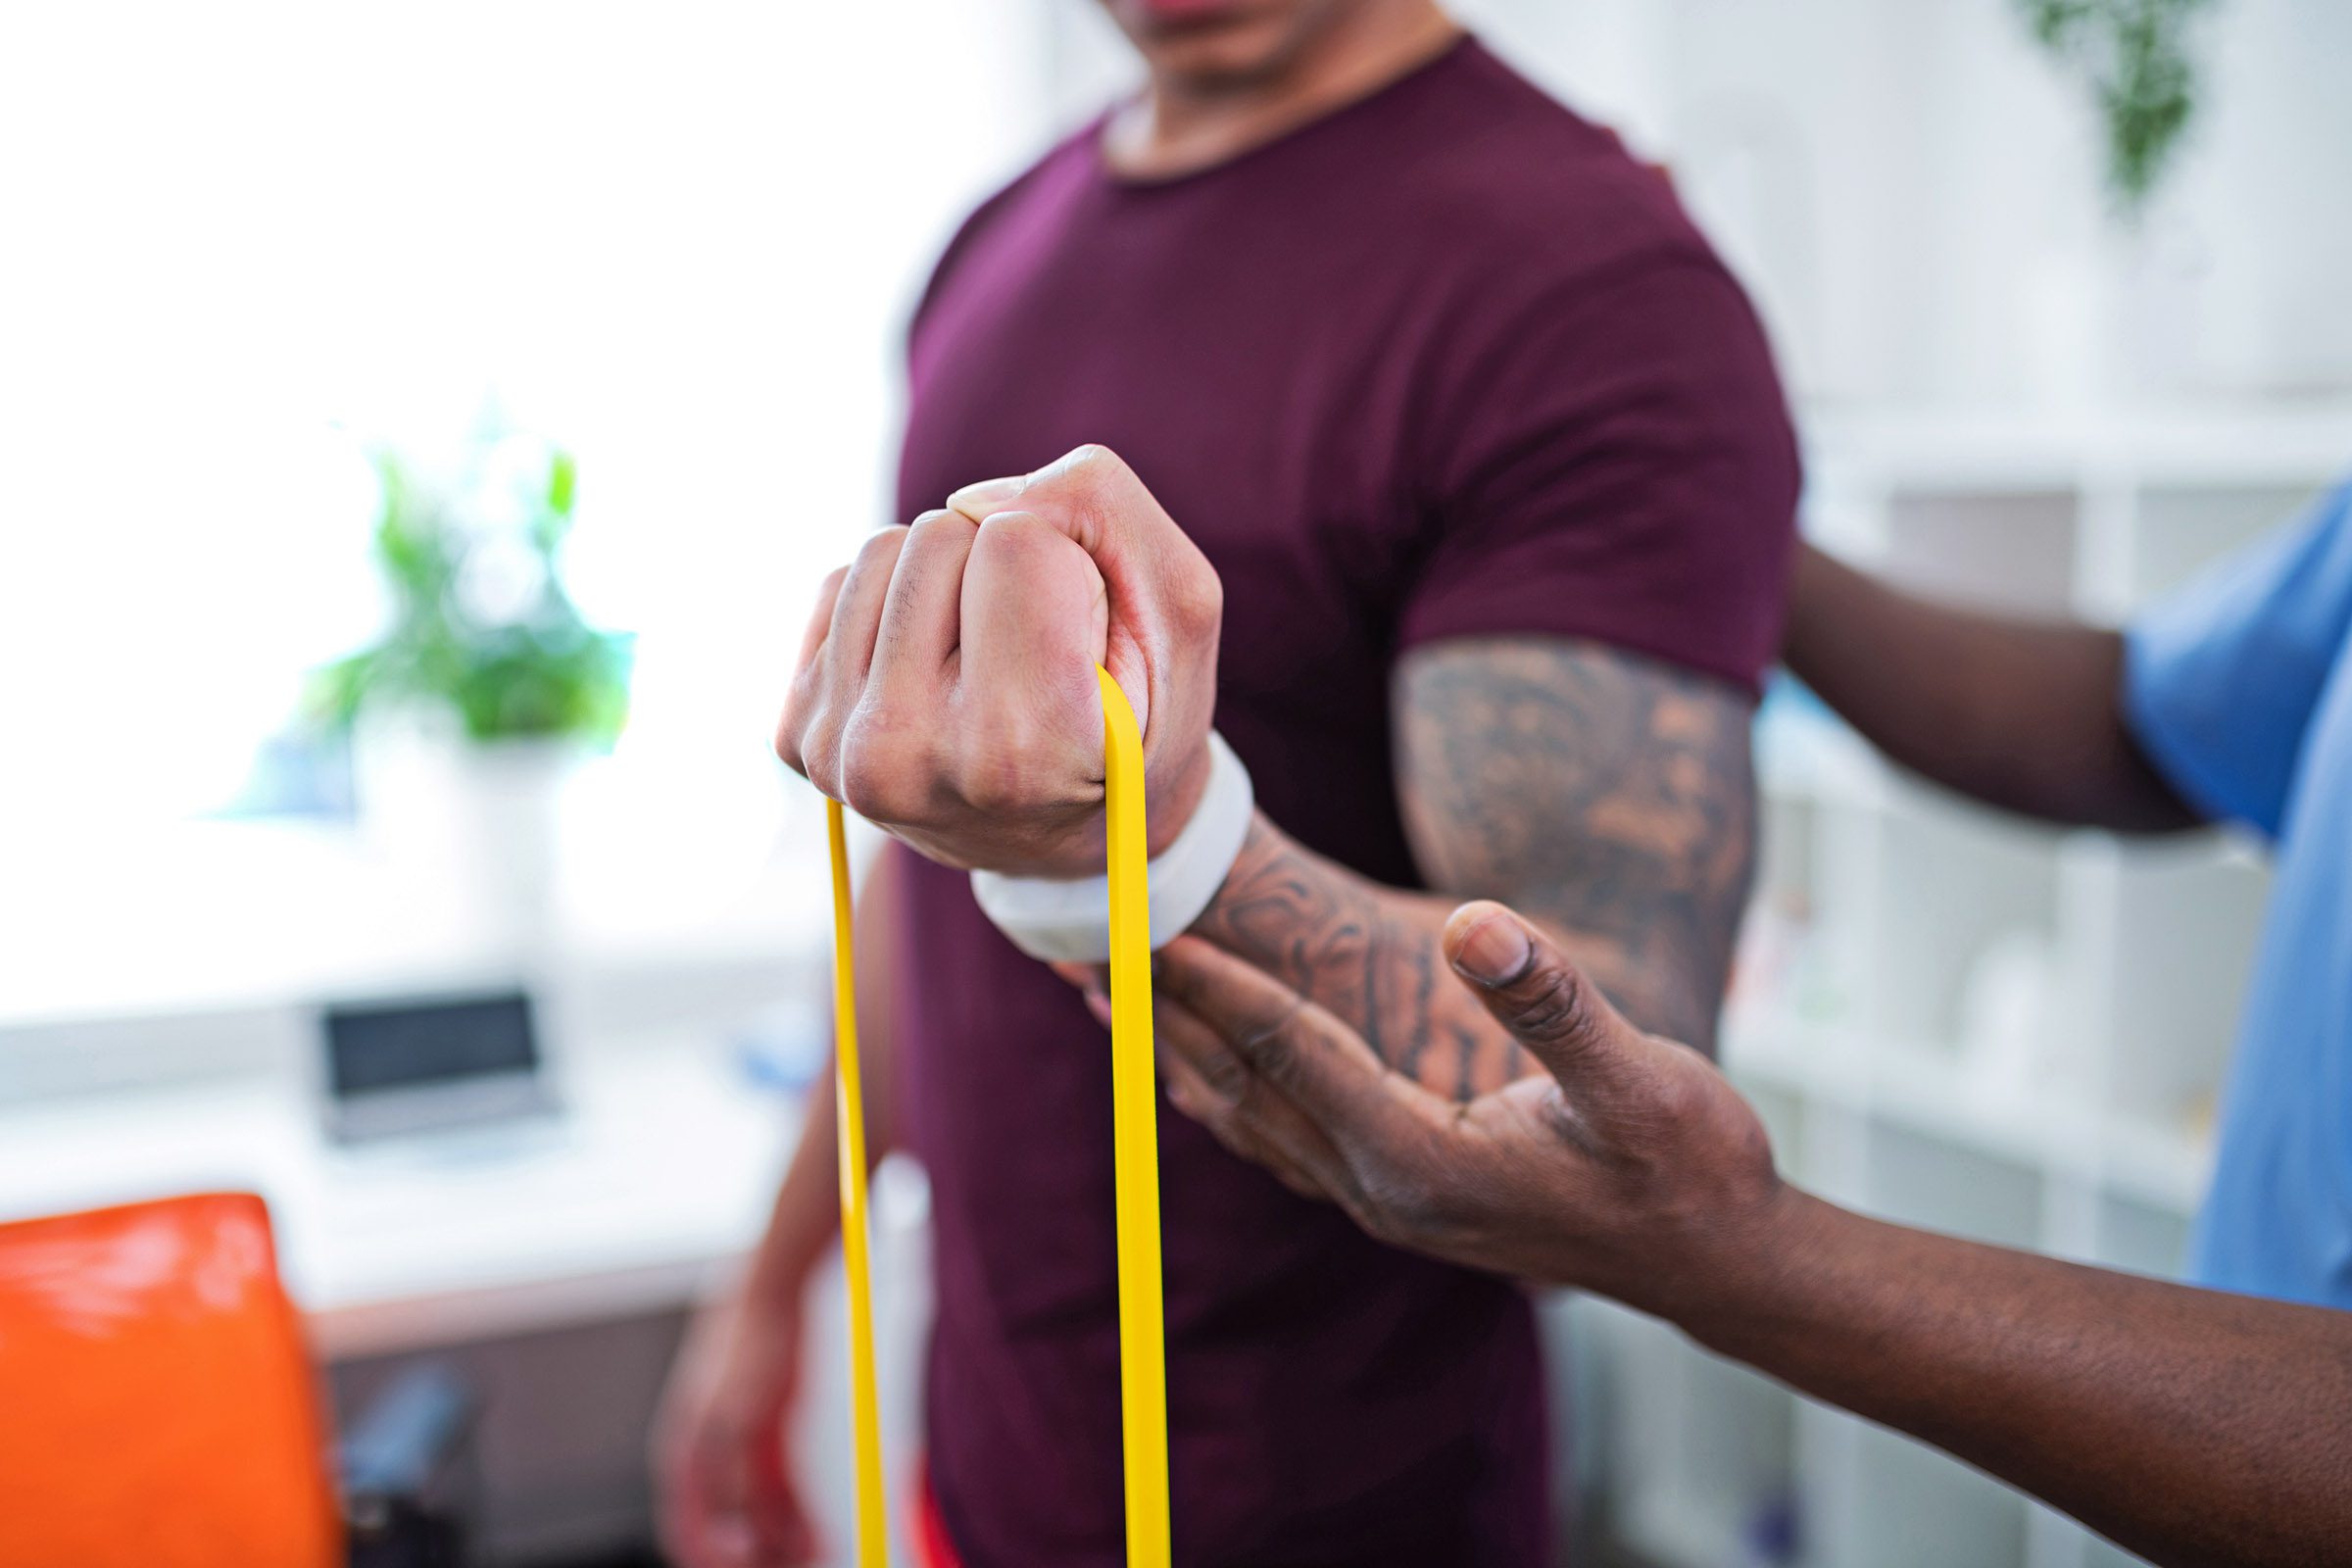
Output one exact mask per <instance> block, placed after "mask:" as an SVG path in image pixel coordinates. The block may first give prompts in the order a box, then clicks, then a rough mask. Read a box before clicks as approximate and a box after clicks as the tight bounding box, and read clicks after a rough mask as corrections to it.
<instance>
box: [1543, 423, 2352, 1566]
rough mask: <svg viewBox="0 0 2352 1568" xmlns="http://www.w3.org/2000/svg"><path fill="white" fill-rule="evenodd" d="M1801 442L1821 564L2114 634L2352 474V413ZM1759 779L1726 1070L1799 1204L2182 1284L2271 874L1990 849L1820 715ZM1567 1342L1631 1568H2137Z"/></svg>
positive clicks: (2250, 854) (2201, 846) (1812, 1412)
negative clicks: (1856, 568)
mask: <svg viewBox="0 0 2352 1568" xmlns="http://www.w3.org/2000/svg"><path fill="white" fill-rule="evenodd" d="M1811 428H1812V430H1813V433H1814V450H1813V452H1812V453H1811V455H1810V468H1811V475H1812V478H1811V491H1810V494H1809V496H1808V501H1807V520H1808V526H1809V528H1810V529H1811V530H1812V531H1813V533H1814V534H1815V535H1816V537H1818V538H1820V539H1822V540H1823V541H1824V542H1825V543H1826V544H1827V545H1828V546H1829V547H1830V548H1832V549H1834V550H1837V551H1838V552H1839V553H1840V554H1843V555H1846V556H1848V557H1849V558H1852V559H1857V560H1859V561H1862V562H1865V563H1867V564H1870V565H1871V566H1873V567H1874V569H1877V570H1880V571H1882V572H1885V573H1887V574H1888V575H1890V576H1893V577H1895V578H1897V579H1900V580H1902V581H1905V582H1908V583H1912V584H1915V585H1918V586H1922V587H1925V588H1929V589H1933V590H1935V591H1937V592H1940V593H1944V594H1947V595H1951V596H1955V597H1964V598H1968V599H1972V600H1976V601H1979V602H1985V603H1992V604H1996V605H2001V606H2006V607H2010V608H2017V609H2023V610H2030V611H2032V610H2038V611H2050V612H2066V613H2076V614H2080V615H2084V616H2088V617H2091V618H2095V619H2100V620H2108V621H2114V620H2119V619H2121V618H2123V617H2125V616H2127V615H2129V614H2130V613H2131V612H2132V611H2133V610H2134V609H2136V608H2137V607H2139V606H2141V605H2144V604H2145V603H2147V602H2148V601H2149V600H2150V599H2151V598H2152V597H2153V596H2155V595H2157V594H2160V593H2162V592H2163V591H2165V590H2166V589H2169V588H2171V587H2173V586H2175V585H2176V584H2178V583H2180V582H2181V581H2183V580H2184V579H2186V578H2187V577H2188V576H2189V575H2191V574H2192V573H2193V572H2194V571H2195V570H2196V569H2197V568H2198V567H2199V566H2201V565H2202V564H2205V563H2206V562H2208V561H2211V560H2212V559H2214V558H2216V557H2218V556H2220V555H2223V554H2225V553H2227V552H2228V551H2229V549H2231V548H2232V547H2234V546H2236V545H2238V544H2240V543H2243V542H2245V541H2247V540H2250V539H2252V538H2255V537H2256V536H2258V535H2259V534H2261V533H2262V532H2263V531H2265V530H2266V529H2268V528H2269V527H2271V526H2273V525H2275V524H2277V523H2279V522H2281V521H2283V520H2285V519H2287V518H2288V517H2289V516H2291V515H2293V514H2294V513H2296V512H2297V511H2298V510H2299V509H2300V508H2301V507H2302V506H2304V505H2305V504H2306V503H2307V502H2308V501H2309V500H2310V499H2311V498H2312V497H2313V496H2314V495H2315V494H2316V493H2317V492H2318V491H2319V490H2321V489H2322V488H2323V487H2324V486H2325V485H2327V483H2328V482H2330V481H2331V480H2332V479H2334V478H2336V477H2337V476H2338V475H2339V474H2340V473H2341V472H2343V471H2344V470H2345V469H2347V468H2352V406H2344V405H2315V406H2308V407H2302V408H2288V409H2284V410H2268V409H2265V410H2248V411H2243V412H2229V411H2222V412H2209V413H2203V414H2198V413H2193V412H2186V413H2179V414H2171V415H2153V416H2150V417H2145V418H2134V419H2131V420H2129V421H2117V422H2113V423H2090V422H2074V423H2067V422H2036V421H2028V420H2022V419H1996V418H1982V419H1972V418H1969V417H1952V416H1949V415H1941V414H1928V413H1922V414H1919V415H1917V416H1884V415H1881V416H1873V417H1867V418H1865V417H1838V415H1836V414H1835V413H1831V414H1828V415H1825V416H1821V417H1816V418H1815V419H1814V420H1813V421H1812V424H1811ZM1760 758H1761V769H1762V774H1763V783H1764V791H1765V797H1766V843H1765V853H1764V858H1763V866H1762V870H1761V873H1760V875H1759V879H1758V892H1757V907H1756V909H1755V911H1754V915H1753V917H1752V918H1751V921H1750V930H1749V941H1748V951H1747V954H1746V956H1745V958H1744V959H1743V966H1742V974H1741V976H1740V981H1739V982H1738V984H1737V985H1736V988H1735V995H1734V1002H1733V1007H1732V1012H1731V1017H1730V1024H1729V1028H1728V1030H1727V1038H1726V1044H1725V1058H1726V1062H1727V1066H1728V1067H1729V1069H1730V1071H1731V1072H1732V1074H1733V1076H1734V1078H1735V1079H1736V1080H1737V1081H1738V1082H1739V1083H1740V1086H1741V1088H1742V1089H1743V1090H1744V1091H1746V1092H1747V1093H1748V1094H1749V1096H1750V1097H1751V1098H1752V1099H1753V1100H1754V1101H1755V1102H1756V1103H1757V1105H1758V1106H1759V1108H1760V1109H1761V1110H1762V1112H1763V1113H1764V1115H1765V1117H1766V1119H1767V1121H1768V1122H1769V1124H1770V1125H1771V1127H1772V1129H1773V1132H1774V1135H1775V1138H1776V1142H1777V1146H1778V1149H1779V1152H1780V1157H1781V1160H1782V1163H1783V1167H1784V1169H1786V1170H1787V1171H1788V1172H1789V1175H1790V1176H1791V1177H1792V1178H1793V1179H1795V1180H1797V1181H1798V1182H1800V1183H1802V1184H1804V1185H1805V1186H1807V1187H1809V1188H1811V1189H1813V1190H1815V1191H1817V1192H1820V1193H1822V1194H1823V1195H1824V1196H1826V1197H1829V1198H1832V1199H1834V1200H1836V1201H1839V1202H1842V1203H1846V1204H1848V1205H1851V1206H1853V1207H1856V1208H1859V1209H1862V1210H1866V1211H1868V1212H1872V1213H1876V1214H1881V1215H1885V1216H1887V1217H1890V1218H1894V1219H1899V1220H1903V1221H1906V1222H1910V1223H1914V1224H1919V1225H1923V1226H1927V1227H1930V1228H1933V1229H1936V1230H1941V1231H1947V1232H1952V1233H1956V1234H1960V1235H1966V1236H1972V1237H1977V1238H1981V1239H1984V1240H1987V1241H1992V1242H1997V1243H2001V1244H2004V1245H2008V1246H2013V1247H2024V1248H2033V1249H2036V1250H2043V1251H2048V1252H2054V1253H2058V1254H2061V1255H2065V1256H2069V1257H2075V1258H2081V1259H2085V1260H2090V1261H2095V1262H2099V1263H2102V1264H2106V1265H2109V1266H2113V1267H2118V1268H2127V1269H2134V1270H2140V1271H2144V1272H2150V1273H2171V1272H2174V1271H2176V1270H2177V1269H2178V1268H2179V1267H2180V1262H2181V1260H2182V1254H2183V1250H2184V1247H2185V1244H2186V1240H2187V1234H2188V1226H2189V1220H2190V1216H2191V1215H2192V1213H2193V1212H2194V1209H2195V1206H2196V1203H2197V1201H2198V1199H2199V1196H2200V1194H2201V1192H2202V1190H2203V1187H2204V1184H2205V1179H2206V1175H2207V1171H2208V1167H2209V1158H2210V1152H2209V1145H2210V1140H2211V1128H2212V1122H2213V1114H2214V1103H2215V1100H2216V1096H2217V1094H2218V1091H2219V1088H2220V1083H2221V1079H2222V1075H2223V1072H2224V1068H2225V1064H2226V1059H2227V1056H2228V1054H2229V1045H2230V1027H2231V1020H2232V1019H2233V1017H2234V1015H2235V1013H2236V1010H2237V1005H2238V1000H2239V996H2240V992H2241V987H2242V983H2243V978H2244V974H2245V970H2246V966H2247V960H2248V958H2249V956H2250V954H2251V952H2252V949H2253V945H2254V942H2255V939H2256V936H2257V933H2258V928H2259V922H2260V919H2261V911H2262V907H2263V904H2264V900H2265V896H2266V893H2267V886H2268V873H2267V871H2266V869H2265V868H2264V866H2263V864H2262V862H2261V858H2260V855H2259V853H2258V851H2257V850H2256V849H2255V848H2254V847H2252V846H2248V845H2245V844H2241V843H2237V842H2234V841H2233V840H2232V839H2230V838H2229V836H2228V835H2225V834H2218V833H2217V834H2210V835H2204V836H2201V837H2200V838H2198V839H2197V840H2196V841H2194V842H2192V843H2187V844H2179V843H2173V844H2164V845H2133V844H2127V843H2125V842H2123V841H2120V840H2117V839H2114V838H2111V837H2109V836H2107V835H2104V834H2098V833H2079V832H2078V833H2055V832H2050V831H2046V830H2041V829H2037V828H2034V827H2032V826H2028V825H2024V824H2020V823H2016V822H2013V821H2009V820H2006V819H2003V818H2000V817H1998V816H1995V815H1993V814H1991V813H1987V812H1985V811H1982V810H1979V809H1974V808H1972V807H1968V806H1965V805H1963V804H1960V803H1958V802H1955V801H1953V800H1952V799H1950V798H1949V797H1945V796H1941V795H1939V794H1937V793H1936V792H1935V791H1933V790H1931V789H1930V788H1928V787H1926V786H1924V785H1922V784H1920V783H1918V782H1917V781H1914V780H1911V779H1909V778H1906V777H1902V776H1900V775H1898V774H1897V773H1896V772H1895V771H1894V770H1893V769H1892V768H1890V767H1888V766H1887V765H1886V764H1885V763H1883V762H1882V761H1880V760H1878V759H1877V758H1876V757H1875V756H1874V755H1872V754H1871V753H1870V752H1869V751H1868V750H1867V749H1866V748H1865V747H1863V746H1862V745H1861V743H1860V742H1859V741H1858V740H1857V739H1856V738H1855V737H1854V736H1852V735H1851V734H1850V732H1847V731H1845V730H1843V729H1842V727H1841V726H1839V725H1838V724H1837V722H1836V721H1835V720H1834V719H1833V718H1831V717H1830V716H1829V715H1827V714H1826V713H1825V712H1823V711H1820V710H1819V709H1818V708H1817V707H1815V706H1813V705H1811V704H1810V701H1809V699H1804V698H1803V696H1802V694H1801V693H1798V694H1783V695H1782V696H1781V697H1779V698H1776V700H1775V701H1774V702H1772V703H1770V704H1768V705H1767V711H1766V715H1765V718H1764V721H1763V725H1762V740H1761V746H1760ZM1557 1310H1558V1311H1559V1312H1560V1313H1561V1314H1562V1315H1563V1316H1565V1317H1566V1318H1567V1319H1568V1321H1569V1322H1570V1324H1571V1325H1572V1327H1571V1329H1570V1334H1571V1337H1572V1338H1573V1340H1574V1341H1575V1344H1576V1363H1577V1366H1578V1369H1579V1372H1580V1374H1581V1383H1582V1385H1583V1386H1582V1388H1581V1389H1580V1392H1579V1403H1580V1405H1581V1406H1582V1408H1581V1410H1580V1413H1579V1414H1580V1421H1581V1422H1582V1423H1583V1426H1582V1430H1581V1432H1580V1435H1579V1437H1578V1440H1577V1441H1578V1446H1579V1448H1580V1451H1581V1452H1582V1453H1583V1454H1584V1455H1585V1456H1586V1472H1587V1473H1586V1475H1585V1478H1584V1482H1585V1485H1586V1487H1587V1490H1588V1500H1587V1508H1588V1512H1589V1516H1590V1517H1593V1518H1594V1519H1597V1520H1599V1521H1601V1522H1602V1523H1603V1525H1604V1528H1605V1529H1606V1530H1607V1532H1608V1533H1610V1534H1612V1535H1613V1536H1614V1537H1615V1538H1616V1539H1617V1540H1618V1541H1619V1542H1620V1543H1621V1544H1623V1545H1625V1546H1627V1547H1629V1548H1630V1549H1632V1550H1633V1551H1634V1552H1635V1553H1636V1554H1638V1555H1639V1556H1641V1557H1642V1558H1645V1559H1649V1560H1654V1561H1656V1562H1659V1563H1661V1564H1668V1565H1673V1568H1731V1565H1763V1564H1772V1563H1790V1564H1802V1565H1804V1568H1884V1565H1886V1564H1889V1563H1901V1564H1904V1565H1905V1568H1937V1565H1950V1568H2100V1565H2105V1564H2111V1563H2118V1562H2129V1561H2131V1560H2132V1559H2131V1558H2130V1557H2129V1556H2127V1555H2125V1554H2123V1553H2121V1552H2119V1551H2117V1550H2116V1549H2115V1548H2114V1547H2112V1546H2110V1545H2108V1544H2105V1543H2104V1542H2101V1541H2099V1540H2098V1539H2097V1538H2096V1537H2093V1536H2091V1535H2089V1534H2088V1533H2087V1532H2085V1531H2083V1530H2082V1529H2081V1528H2080V1527H2078V1526H2076V1525H2074V1524H2073V1523H2072V1522H2071V1521H2069V1520H2067V1519H2065V1518H2063V1517H2062V1516H2060V1515H2057V1514H2055V1513H2052V1512H2050V1511H2049V1510H2047V1509H2044V1508H2041V1507H2039V1506H2038V1505H2036V1504H2034V1503H2032V1502H2030V1501H2028V1500H2027V1499H2026V1498H2024V1497H2022V1496H2021V1495H2018V1494H2016V1493H2014V1492H2012V1491H2010V1490H2009V1489H2007V1488H2005V1487H2003V1486H2001V1485H2000V1484H1998V1483H1996V1482H1994V1481H1991V1480H1989V1479H1987V1478H1985V1476H1983V1475H1980V1474H1978V1473H1977V1472H1975V1471H1972V1470H1970V1469H1968V1468H1966V1467H1965V1466H1962V1465H1959V1464H1957V1463H1955V1462H1953V1461H1951V1460H1949V1459H1947V1458H1945V1457H1944V1456H1942V1455H1940V1454H1938V1453H1936V1452H1935V1451H1933V1450H1931V1449H1928V1448H1926V1447H1924V1446H1920V1445H1917V1444H1914V1443H1911V1442H1909V1441H1908V1440H1906V1439H1903V1438H1900V1437H1896V1436H1894V1435H1892V1434H1890V1433H1887V1432H1886V1431H1884V1430H1882V1429H1879V1428H1876V1427H1873V1426H1871V1425H1870V1424H1868V1423H1865V1422H1862V1421H1858V1420H1856V1419H1854V1418H1852V1417H1850V1416H1847V1415H1844V1414H1842V1413H1841V1412H1838V1411H1835V1410H1831V1409H1828V1408H1825V1407H1822V1406H1819V1405H1816V1404H1813V1403H1811V1402H1809V1401H1806V1400H1803V1399H1800V1398H1798V1397H1794V1396H1792V1395H1790V1394H1789V1392H1787V1391H1786V1390H1783V1389H1780V1388H1779V1387H1777V1386H1775V1385H1773V1384H1771V1383H1769V1382H1767V1381H1765V1380H1763V1379H1761V1378H1758V1377H1755V1376H1754V1375H1752V1374H1750V1373H1748V1372H1746V1371H1744V1370H1742V1369H1740V1368H1738V1367H1734V1366H1731V1365H1729V1364H1726V1363H1723V1362H1720V1361H1717V1360H1715V1359H1713V1358H1712V1357H1709V1356H1707V1355H1706V1354H1704V1353H1703V1352H1701V1351H1699V1350H1697V1349H1695V1348H1692V1347H1691V1346H1690V1345H1689V1344H1688V1343H1687V1342H1685V1341H1683V1340H1682V1339H1681V1338H1680V1336H1678V1335H1676V1334H1675V1333H1673V1332H1672V1331H1670V1330H1668V1329H1665V1328H1663V1327H1661V1326H1659V1325H1657V1324H1655V1323H1652V1322H1649V1321H1647V1320H1644V1319H1641V1318H1638V1317H1636V1316H1634V1315H1632V1314H1629V1313H1625V1312H1621V1311H1617V1310H1615V1309H1613V1308H1609V1307H1606V1306H1603V1305H1600V1304H1598V1303H1593V1302H1590V1301H1581V1300H1580V1301H1576V1302H1573V1303H1567V1304H1563V1305H1561V1306H1560V1307H1558V1308H1557ZM1776 1515H1777V1516H1779V1517H1780V1519H1782V1520H1784V1521H1786V1520H1793V1521H1794V1531H1793V1534H1794V1543H1795V1544H1794V1545H1793V1546H1785V1545H1780V1544H1776V1542H1775V1540H1774V1538H1776V1537H1778V1536H1782V1535H1786V1534H1788V1532H1787V1531H1786V1530H1784V1529H1781V1528H1779V1527H1778V1526H1776V1525H1775V1523H1774V1522H1773V1521H1774V1517H1775V1516H1776Z"/></svg>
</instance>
